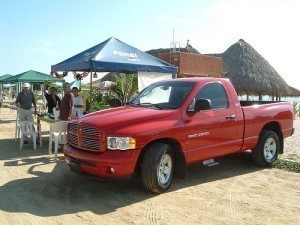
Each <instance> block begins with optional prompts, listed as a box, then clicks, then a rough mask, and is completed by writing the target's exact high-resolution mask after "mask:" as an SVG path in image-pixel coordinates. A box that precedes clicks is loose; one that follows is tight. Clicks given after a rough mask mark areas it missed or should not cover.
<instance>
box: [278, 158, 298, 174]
mask: <svg viewBox="0 0 300 225" xmlns="http://www.w3.org/2000/svg"><path fill="white" fill-rule="evenodd" d="M272 167H273V168H277V169H283V170H287V171H290V172H296V173H300V163H299V162H293V161H289V160H284V159H277V160H276V161H275V162H274V163H273V165H272Z"/></svg>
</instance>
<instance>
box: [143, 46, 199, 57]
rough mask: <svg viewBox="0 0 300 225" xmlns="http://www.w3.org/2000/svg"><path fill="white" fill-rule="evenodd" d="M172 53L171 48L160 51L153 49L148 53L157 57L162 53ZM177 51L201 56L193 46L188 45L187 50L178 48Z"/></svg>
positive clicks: (160, 49) (159, 49)
mask: <svg viewBox="0 0 300 225" xmlns="http://www.w3.org/2000/svg"><path fill="white" fill-rule="evenodd" d="M171 51H172V49H171V48H158V49H151V50H148V51H146V52H147V53H148V54H150V55H153V56H155V57H156V56H157V54H160V53H170V52H171ZM176 51H179V52H186V53H193V54H201V53H200V52H199V51H198V50H197V49H195V48H193V46H192V45H190V44H187V45H186V47H185V48H177V49H176Z"/></svg>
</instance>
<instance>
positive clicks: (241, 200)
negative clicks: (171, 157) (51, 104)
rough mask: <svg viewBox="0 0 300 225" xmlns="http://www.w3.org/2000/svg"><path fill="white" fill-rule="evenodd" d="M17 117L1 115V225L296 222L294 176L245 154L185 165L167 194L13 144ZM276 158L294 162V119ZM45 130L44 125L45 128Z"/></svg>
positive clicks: (299, 220) (298, 144) (298, 191)
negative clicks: (74, 168) (103, 177)
mask: <svg viewBox="0 0 300 225" xmlns="http://www.w3.org/2000/svg"><path fill="white" fill-rule="evenodd" d="M15 116H16V114H15V112H14V111H13V112H10V110H9V109H3V108H2V109H1V112H0V171H1V172H0V224H2V225H3V224H5V225H6V224H14V225H16V224H22V225H23V224H36V225H40V224H47V225H51V224H137V225H140V224H157V225H159V224H222V225H224V224H230V225H232V224H278V225H279V224H280V225H282V224H286V225H287V224H295V225H296V224H300V182H299V180H300V174H299V173H293V172H287V171H284V170H279V169H269V168H268V169H265V168H261V167H257V166H256V165H255V164H254V163H253V162H252V161H251V158H250V155H249V153H242V154H236V155H232V156H228V157H224V158H221V159H217V161H218V162H219V165H217V166H214V167H205V166H202V165H201V164H195V165H192V166H190V167H189V168H188V177H187V179H183V178H180V177H176V178H175V180H174V181H173V185H172V187H171V188H170V189H169V191H168V192H166V193H164V194H161V195H155V194H151V193H148V192H146V191H144V189H143V187H142V185H141V182H140V180H139V177H134V178H133V179H132V180H131V181H130V182H123V183H121V182H120V183H119V182H100V181H97V180H95V179H90V178H88V177H86V176H83V175H80V174H76V173H73V172H71V171H70V170H69V168H68V166H67V164H66V163H65V162H64V161H63V156H62V154H60V155H59V160H58V161H57V162H56V161H54V157H53V156H52V157H51V158H49V157H48V142H47V141H46V140H44V141H43V144H44V146H43V148H40V147H39V146H38V147H37V150H36V151H35V150H33V149H32V145H31V144H28V145H26V146H25V147H24V148H23V149H22V150H19V142H18V141H15V140H14V131H15V127H14V126H15V123H14V118H15ZM295 127H296V134H295V135H294V136H293V137H290V138H288V139H286V140H285V153H284V154H283V155H282V156H280V157H281V158H285V159H289V160H293V161H297V162H300V120H299V119H298V120H295ZM47 129H48V127H47V126H46V125H45V124H43V130H44V131H46V130H47Z"/></svg>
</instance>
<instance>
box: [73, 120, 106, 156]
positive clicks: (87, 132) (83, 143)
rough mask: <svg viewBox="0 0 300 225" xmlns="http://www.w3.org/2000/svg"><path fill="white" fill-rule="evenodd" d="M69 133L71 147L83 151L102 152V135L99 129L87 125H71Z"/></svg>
mask: <svg viewBox="0 0 300 225" xmlns="http://www.w3.org/2000/svg"><path fill="white" fill-rule="evenodd" d="M79 129H80V131H79ZM68 131H69V132H68V136H69V137H68V140H69V143H70V144H71V145H73V146H75V147H78V148H79V149H81V150H86V151H94V152H95V151H100V133H99V131H98V129H97V128H95V127H91V126H88V125H85V124H77V123H69V130H68Z"/></svg>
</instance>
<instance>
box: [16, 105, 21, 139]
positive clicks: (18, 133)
mask: <svg viewBox="0 0 300 225" xmlns="http://www.w3.org/2000/svg"><path fill="white" fill-rule="evenodd" d="M20 132H21V126H20V121H19V110H18V109H17V117H16V130H15V141H16V140H17V137H18V138H20Z"/></svg>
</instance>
